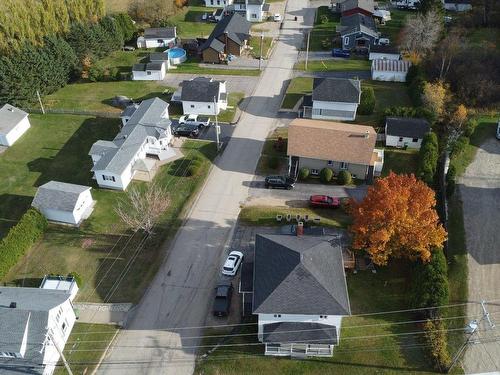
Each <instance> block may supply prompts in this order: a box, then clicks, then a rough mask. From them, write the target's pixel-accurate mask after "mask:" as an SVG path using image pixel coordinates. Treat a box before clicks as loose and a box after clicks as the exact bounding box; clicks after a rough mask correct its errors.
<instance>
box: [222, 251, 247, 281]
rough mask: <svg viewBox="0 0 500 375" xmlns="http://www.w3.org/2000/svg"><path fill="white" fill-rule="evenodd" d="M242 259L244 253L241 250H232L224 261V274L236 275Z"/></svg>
mask: <svg viewBox="0 0 500 375" xmlns="http://www.w3.org/2000/svg"><path fill="white" fill-rule="evenodd" d="M242 261H243V253H241V252H240V251H231V252H230V253H229V256H228V257H227V259H226V261H225V262H224V266H222V274H223V275H226V276H234V275H236V273H237V272H238V268H239V267H240V264H241V262H242Z"/></svg>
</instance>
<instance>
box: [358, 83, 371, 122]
mask: <svg viewBox="0 0 500 375" xmlns="http://www.w3.org/2000/svg"><path fill="white" fill-rule="evenodd" d="M374 109H375V92H374V91H373V88H372V87H366V88H364V89H363V91H361V100H360V104H359V108H358V113H359V114H360V115H371V114H372V113H373V110H374Z"/></svg>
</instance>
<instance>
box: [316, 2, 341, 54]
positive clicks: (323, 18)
mask: <svg viewBox="0 0 500 375" xmlns="http://www.w3.org/2000/svg"><path fill="white" fill-rule="evenodd" d="M337 25H340V16H339V15H338V14H333V13H332V12H331V11H330V9H329V8H328V6H320V7H318V9H317V11H316V18H315V20H314V27H313V29H312V31H311V36H310V40H309V50H310V51H323V50H331V49H332V47H333V46H332V38H334V37H335V32H336V26H337Z"/></svg>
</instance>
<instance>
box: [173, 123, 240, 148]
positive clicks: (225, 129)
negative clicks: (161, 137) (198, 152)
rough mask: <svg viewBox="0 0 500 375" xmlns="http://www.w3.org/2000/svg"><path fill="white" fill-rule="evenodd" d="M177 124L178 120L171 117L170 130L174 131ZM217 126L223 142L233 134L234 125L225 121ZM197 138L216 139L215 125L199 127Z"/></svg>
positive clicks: (227, 140)
mask: <svg viewBox="0 0 500 375" xmlns="http://www.w3.org/2000/svg"><path fill="white" fill-rule="evenodd" d="M178 126H179V120H174V119H172V130H173V131H175V129H176V128H177V127H178ZM219 126H220V134H219V140H220V141H221V142H223V143H227V142H229V140H230V139H231V136H232V135H233V132H234V129H235V126H234V125H230V124H227V123H219ZM198 139H204V140H207V141H215V140H216V139H217V138H216V134H215V125H214V124H211V125H210V126H208V127H205V128H203V129H201V131H200V135H199V136H198Z"/></svg>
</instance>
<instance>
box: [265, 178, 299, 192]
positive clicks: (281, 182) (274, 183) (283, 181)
mask: <svg viewBox="0 0 500 375" xmlns="http://www.w3.org/2000/svg"><path fill="white" fill-rule="evenodd" d="M264 183H265V186H266V188H267V189H287V190H290V189H293V187H294V186H295V180H294V179H292V178H290V177H288V176H267V177H266V179H265V180H264Z"/></svg>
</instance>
